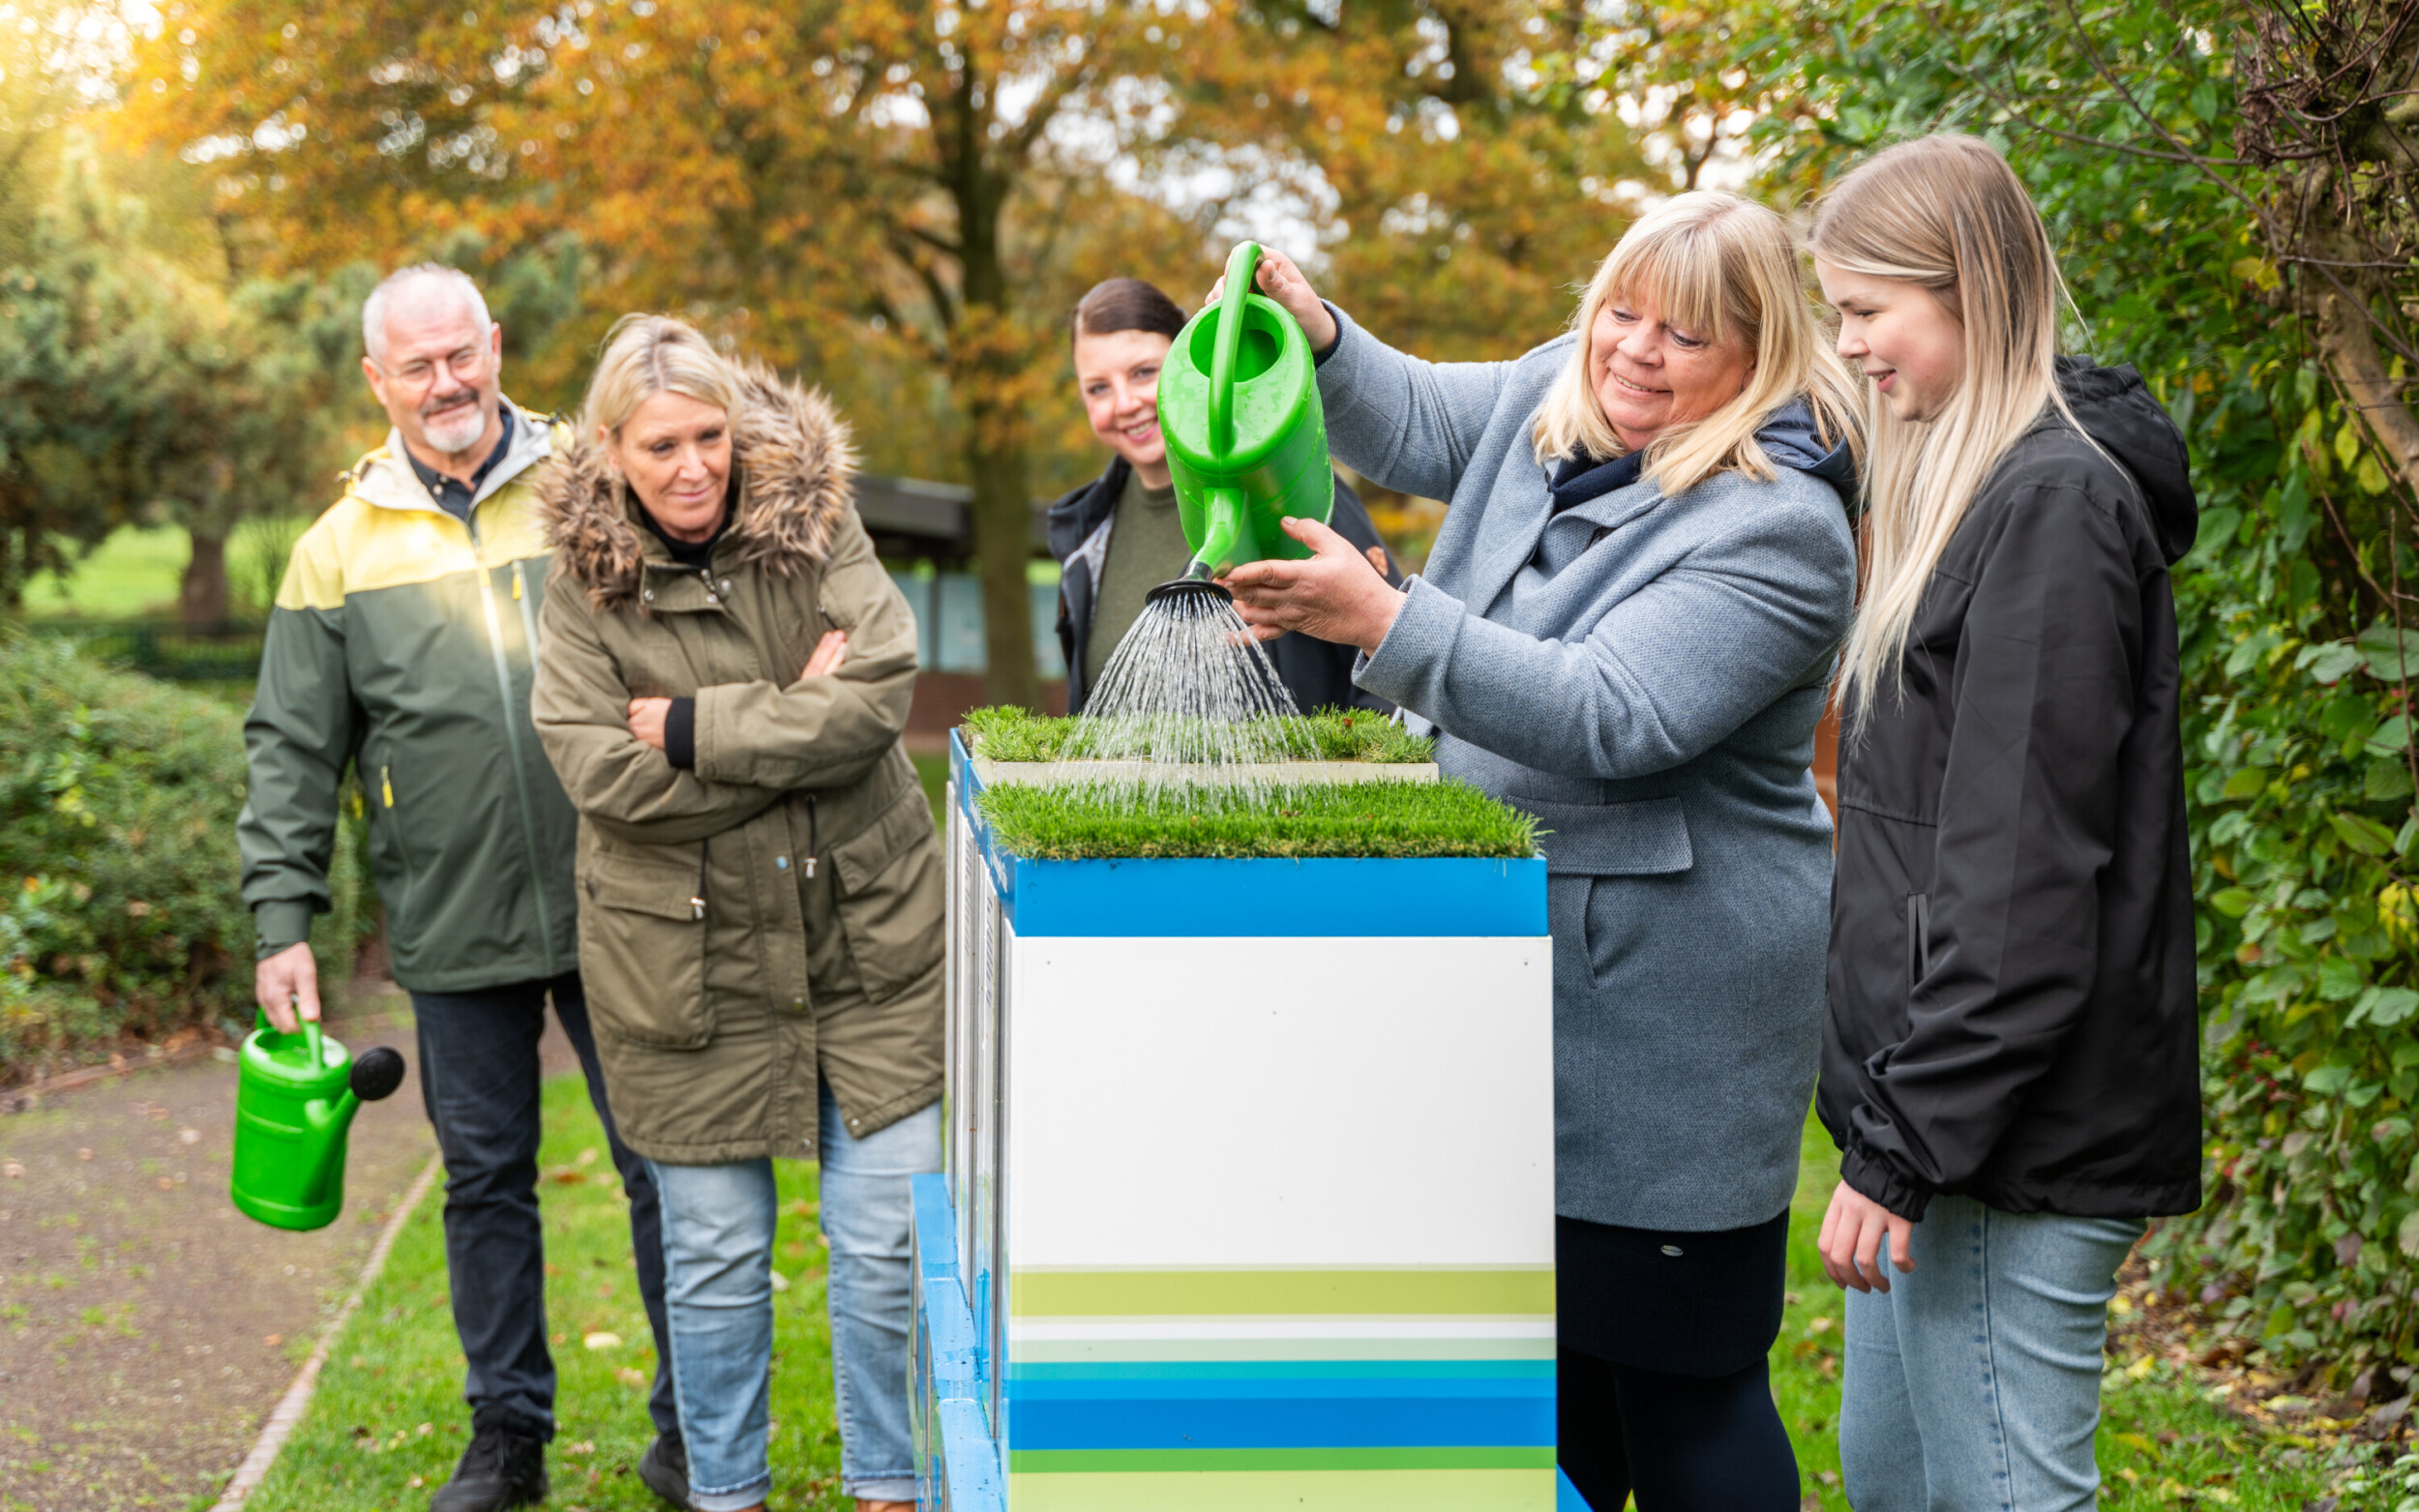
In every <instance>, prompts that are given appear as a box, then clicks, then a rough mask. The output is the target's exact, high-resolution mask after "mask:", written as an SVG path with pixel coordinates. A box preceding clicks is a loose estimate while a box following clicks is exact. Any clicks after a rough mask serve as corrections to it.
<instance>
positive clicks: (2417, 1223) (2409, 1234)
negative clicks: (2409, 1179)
mask: <svg viewBox="0 0 2419 1512" xmlns="http://www.w3.org/2000/svg"><path fill="white" fill-rule="evenodd" d="M2414 1169H2419V1168H2414ZM2394 1243H2395V1244H2396V1245H2397V1246H2398V1247H2400V1248H2401V1250H2402V1252H2403V1253H2404V1255H2409V1256H2413V1257H2419V1208H2413V1209H2412V1210H2411V1212H2410V1213H2409V1215H2408V1216H2406V1217H2405V1218H2404V1219H2403V1226H2402V1228H2401V1229H2399V1230H2395V1233H2394Z"/></svg>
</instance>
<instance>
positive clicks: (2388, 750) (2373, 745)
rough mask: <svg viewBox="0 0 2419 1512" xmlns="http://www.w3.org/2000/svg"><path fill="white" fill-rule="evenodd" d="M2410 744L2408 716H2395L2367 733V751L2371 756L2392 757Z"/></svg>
mask: <svg viewBox="0 0 2419 1512" xmlns="http://www.w3.org/2000/svg"><path fill="white" fill-rule="evenodd" d="M2409 744H2410V716H2409V715H2407V714H2397V715H2395V716H2394V717H2393V718H2392V719H2390V720H2387V721H2386V722H2385V723H2384V724H2382V725H2379V726H2377V727H2376V728H2375V729H2374V730H2371V731H2370V732H2369V751H2370V754H2371V755H2373V756H2392V755H2393V754H2394V753H2395V752H2397V751H2401V750H2403V749H2404V748H2406V747H2407V746H2409Z"/></svg>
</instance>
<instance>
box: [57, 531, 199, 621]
mask: <svg viewBox="0 0 2419 1512" xmlns="http://www.w3.org/2000/svg"><path fill="white" fill-rule="evenodd" d="M192 555H193V544H192V542H191V541H190V540H189V539H188V538H187V536H186V534H185V530H184V527H183V526H181V525H160V526H156V527H154V528H152V529H148V530H144V529H138V528H136V527H135V526H133V525H128V526H125V527H123V528H121V529H120V530H118V531H117V532H115V533H114V534H112V535H111V536H110V537H109V539H108V540H106V541H104V542H103V543H101V545H100V546H99V547H98V548H95V549H94V551H93V553H92V555H90V556H88V557H86V558H84V560H83V561H82V562H81V563H80V564H78V565H77V567H76V568H75V572H74V573H73V574H72V575H71V576H69V577H67V578H56V577H53V576H51V575H50V574H47V573H45V574H44V575H43V576H41V577H39V578H35V579H34V580H33V581H32V582H29V583H27V584H26V585H25V612H26V613H27V614H29V615H33V616H37V617H40V616H44V615H54V614H75V615H79V616H81V617H83V618H86V619H133V618H135V617H138V616H142V615H147V614H172V613H174V612H175V610H176V594H177V585H178V584H179V583H180V582H181V581H182V580H183V579H184V576H185V562H186V560H187V558H189V557H190V556H192Z"/></svg>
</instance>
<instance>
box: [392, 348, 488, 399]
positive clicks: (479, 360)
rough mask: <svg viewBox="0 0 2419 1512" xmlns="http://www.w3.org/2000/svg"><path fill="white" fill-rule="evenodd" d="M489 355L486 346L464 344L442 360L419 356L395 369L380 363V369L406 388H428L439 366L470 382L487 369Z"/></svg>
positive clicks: (465, 381)
mask: <svg viewBox="0 0 2419 1512" xmlns="http://www.w3.org/2000/svg"><path fill="white" fill-rule="evenodd" d="M487 355H488V354H487V348H486V347H484V346H464V347H461V348H459V349H457V350H455V351H453V352H450V353H448V354H447V355H446V356H445V357H444V358H443V359H442V360H441V361H437V362H432V361H430V360H429V359H428V358H426V357H417V358H414V359H412V360H411V361H410V362H407V363H405V364H403V366H402V367H400V368H395V369H389V368H387V367H386V366H385V365H384V364H380V365H379V367H378V371H380V372H383V373H385V374H386V375H387V376H388V377H390V378H392V379H394V380H395V381H396V382H398V383H401V384H403V386H404V387H406V388H414V389H425V388H427V387H428V386H429V384H430V383H431V382H432V381H433V380H434V379H435V377H436V372H437V369H439V368H443V369H445V370H446V371H449V372H451V373H452V374H453V375H454V376H455V377H456V378H458V379H460V380H461V381H463V382H464V383H469V382H472V381H473V380H475V379H476V378H477V377H478V376H479V375H480V374H481V373H482V372H485V371H487Z"/></svg>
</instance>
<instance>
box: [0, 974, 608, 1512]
mask: <svg viewBox="0 0 2419 1512" xmlns="http://www.w3.org/2000/svg"><path fill="white" fill-rule="evenodd" d="M358 1008H359V1010H361V1011H358V1012H357V1013H356V1016H355V1017H353V1018H350V1019H347V1020H345V1021H343V1022H342V1023H335V1024H334V1025H332V1032H334V1033H335V1034H336V1035H337V1037H339V1038H341V1039H342V1040H343V1042H344V1043H345V1045H346V1046H348V1047H349V1048H351V1049H352V1050H353V1051H354V1052H356V1053H358V1052H360V1051H361V1050H363V1049H365V1048H366V1047H368V1046H370V1045H373V1044H390V1045H394V1046H395V1047H396V1048H397V1049H399V1050H402V1051H403V1054H404V1058H405V1060H406V1061H410V1060H413V1059H415V1058H416V1054H415V1052H414V1049H413V1046H412V1035H411V1030H410V1027H409V1018H408V1013H407V1010H406V1005H405V1003H404V999H403V998H402V997H400V996H396V997H392V998H387V999H383V1000H379V1001H375V1002H371V1003H365V1004H360V1005H358ZM381 1009H383V1010H385V1011H383V1012H380V1011H377V1010H381ZM546 1049H547V1052H548V1055H547V1061H548V1068H549V1070H550V1071H559V1070H563V1069H568V1068H569V1067H571V1066H572V1065H574V1064H576V1062H574V1061H573V1060H572V1058H571V1054H570V1047H569V1046H568V1044H566V1043H565V1042H564V1041H563V1040H562V1037H561V1034H560V1032H559V1031H551V1032H550V1034H549V1036H548V1041H547V1046H546ZM234 1101H235V1067H234V1066H233V1065H232V1064H230V1063H227V1062H224V1061H218V1060H203V1061H200V1062H198V1063H195V1064H192V1065H186V1066H180V1067H173V1068H168V1069H162V1070H144V1071H135V1072H133V1073H130V1074H129V1075H127V1076H125V1077H123V1078H120V1079H117V1080H114V1081H111V1082H104V1083H100V1084H97V1085H91V1086H86V1087H81V1088H78V1089H76V1090H75V1091H73V1092H69V1093H66V1094H63V1095H61V1096H58V1097H56V1098H53V1099H49V1100H46V1101H45V1106H43V1107H40V1108H38V1109H36V1110H34V1111H32V1112H21V1113H15V1114H11V1115H7V1116H0V1509H5V1512H105V1509H111V1512H113V1509H117V1508H130V1509H131V1508H138V1507H167V1508H179V1509H182V1508H190V1507H195V1506H199V1507H207V1506H208V1505H209V1504H210V1502H211V1501H212V1500H213V1499H215V1497H216V1494H217V1491H218V1488H219V1487H220V1486H221V1485H223V1484H224V1482H225V1480H226V1478H227V1476H228V1475H230V1474H231V1473H232V1472H233V1471H234V1468H235V1467H236V1465H237V1464H239V1463H240V1462H241V1461H242V1460H243V1458H244V1456H245V1454H247V1453H248V1452H250V1450H251V1448H252V1443H253V1439H254V1436H255V1435H256V1434H257V1433H258V1432H259V1428H260V1424H261V1422H262V1420H263V1418H264V1417H265V1416H266V1415H267V1413H268V1411H269V1409H270V1408H272V1407H273V1406H275V1405H276V1403H277V1400H278V1397H279V1396H280V1395H281V1394H282V1393H283V1392H284V1390H285V1387H286V1384H287V1382H288V1381H290V1380H291V1379H293V1375H294V1372H295V1369H296V1367H297V1366H298V1364H299V1363H300V1361H301V1360H302V1359H303V1358H304V1357H305V1356H306V1355H307V1354H309V1353H310V1350H311V1347H312V1344H313V1342H314V1340H315V1338H316V1336H317V1333H318V1330H319V1327H320V1325H321V1323H322V1321H323V1320H324V1319H326V1318H327V1317H328V1315H329V1314H330V1313H331V1312H333V1310H334V1309H335V1308H336V1307H337V1305H338V1304H340V1303H341V1302H342V1301H343V1298H344V1295H345V1293H346V1292H347V1291H348V1290H350V1289H351V1287H352V1283H353V1281H354V1279H355V1278H356V1277H357V1276H358V1275H359V1273H360V1269H361V1263H362V1260H363V1259H364V1258H365V1257H366V1255H367V1254H368V1252H369V1249H370V1246H371V1244H372V1243H373V1241H374V1240H375V1239H376V1237H377V1232H378V1229H379V1226H380V1225H382V1224H383V1223H384V1222H385V1221H386V1218H387V1216H388V1212H389V1209H390V1208H391V1206H392V1204H393V1203H395V1202H396V1201H398V1200H400V1198H401V1197H402V1195H403V1191H404V1189H405V1188H407V1187H408V1186H409V1185H410V1184H411V1179H412V1177H413V1176H414V1175H415V1174H416V1173H417V1172H418V1171H419V1170H420V1168H421V1166H422V1165H423V1164H425V1163H426V1162H427V1160H428V1158H429V1156H430V1155H431V1154H432V1153H433V1151H434V1149H435V1141H434V1139H433V1137H432V1136H431V1134H430V1132H429V1125H428V1118H427V1115H426V1114H425V1113H424V1112H422V1110H421V1106H420V1086H419V1082H418V1079H417V1077H416V1075H415V1076H413V1077H410V1078H407V1079H406V1080H405V1081H404V1082H403V1087H402V1088H401V1089H400V1090H399V1091H397V1092H396V1094H395V1095H394V1096H393V1097H391V1098H388V1099H387V1100H386V1101H385V1102H383V1103H373V1104H370V1105H368V1106H366V1107H365V1108H363V1110H362V1111H361V1113H360V1115H359V1116H358V1117H357V1118H356V1119H355V1120H354V1122H353V1131H352V1137H351V1147H350V1152H349V1157H348V1159H349V1166H348V1169H347V1171H346V1174H345V1206H344V1213H343V1217H341V1218H339V1219H338V1220H337V1221H336V1222H335V1223H334V1224H331V1225H330V1226H329V1227H327V1228H325V1229H322V1230H318V1231H316V1232H314V1233H289V1232H286V1231H284V1230H277V1229H271V1228H268V1227H266V1226H264V1225H261V1224H257V1223H254V1222H253V1221H252V1220H250V1219H248V1218H245V1217H244V1216H243V1215H242V1214H240V1213H238V1212H236V1211H235V1208H234V1205H233V1204H232V1203H231V1202H229V1201H228V1200H227V1195H226V1180H227V1160H228V1145H229V1141H230V1139H231V1137H232V1131H233V1127H234ZM440 1200H441V1189H440V1191H439V1193H433V1194H432V1196H431V1197H430V1199H429V1201H440Z"/></svg>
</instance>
